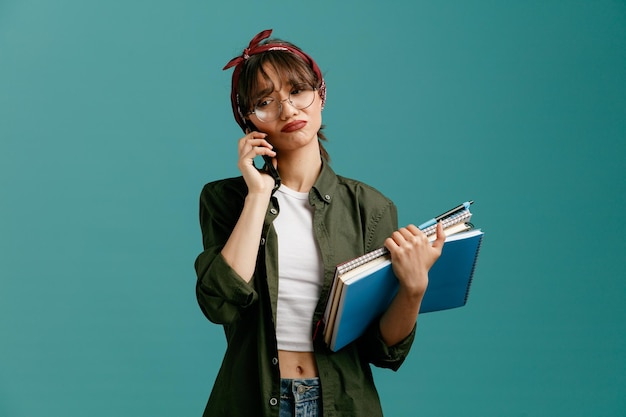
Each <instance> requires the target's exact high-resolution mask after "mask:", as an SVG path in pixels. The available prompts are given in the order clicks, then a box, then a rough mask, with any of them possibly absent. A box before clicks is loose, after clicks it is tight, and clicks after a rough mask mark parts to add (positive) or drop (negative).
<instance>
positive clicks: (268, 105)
mask: <svg viewBox="0 0 626 417" xmlns="http://www.w3.org/2000/svg"><path fill="white" fill-rule="evenodd" d="M315 91H316V89H314V88H311V87H310V86H309V85H307V84H300V85H296V86H294V87H293V88H292V89H291V92H290V93H289V97H287V98H286V99H284V100H282V101H280V100H276V99H274V98H272V97H264V98H262V99H261V100H259V102H258V103H257V104H256V105H255V106H254V110H253V111H251V112H250V114H252V113H254V114H255V115H256V117H257V118H258V119H259V120H260V121H262V122H264V123H267V122H273V121H274V120H277V119H278V118H279V117H280V113H281V112H282V111H283V102H285V101H288V102H289V104H290V105H291V106H292V107H294V108H296V109H298V110H304V109H306V108H307V107H309V106H310V105H311V104H313V101H314V100H315Z"/></svg>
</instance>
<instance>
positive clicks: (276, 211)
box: [270, 208, 278, 215]
mask: <svg viewBox="0 0 626 417" xmlns="http://www.w3.org/2000/svg"><path fill="white" fill-rule="evenodd" d="M270 213H272V214H273V215H276V214H277V213H278V210H276V209H275V208H272V209H270Z"/></svg>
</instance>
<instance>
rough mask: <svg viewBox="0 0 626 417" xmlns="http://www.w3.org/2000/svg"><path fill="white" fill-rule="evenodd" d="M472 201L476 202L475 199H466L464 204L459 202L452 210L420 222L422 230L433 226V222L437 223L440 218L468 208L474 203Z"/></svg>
mask: <svg viewBox="0 0 626 417" xmlns="http://www.w3.org/2000/svg"><path fill="white" fill-rule="evenodd" d="M472 203H474V200H470V201H466V202H465V203H463V204H459V205H458V206H456V207H455V208H453V209H452V210H448V211H446V212H445V213H442V214H440V215H439V216H437V217H433V218H432V219H430V220H428V221H427V222H425V223H422V224H420V225H419V228H420V229H421V230H424V229H426V228H427V227H430V226H432V225H433V224H437V222H438V221H439V220H442V219H445V218H446V217H449V216H451V215H453V214H455V213H458V212H459V211H462V210H467V209H469V207H470V205H472Z"/></svg>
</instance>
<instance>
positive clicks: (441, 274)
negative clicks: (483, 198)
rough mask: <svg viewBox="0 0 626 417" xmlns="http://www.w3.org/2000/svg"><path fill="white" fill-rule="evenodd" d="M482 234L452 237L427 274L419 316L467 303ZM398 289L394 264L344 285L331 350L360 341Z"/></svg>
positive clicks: (362, 275)
mask: <svg viewBox="0 0 626 417" xmlns="http://www.w3.org/2000/svg"><path fill="white" fill-rule="evenodd" d="M482 238H483V232H482V231H480V230H471V231H468V232H463V233H459V234H456V235H452V236H449V237H448V238H447V239H446V243H445V245H444V247H443V251H442V252H441V256H440V257H439V259H438V260H437V262H436V263H435V264H434V265H433V267H432V268H431V269H430V271H429V273H428V289H427V290H426V294H424V299H423V300H422V304H421V307H420V313H428V312H431V311H439V310H447V309H451V308H456V307H462V306H464V305H465V304H466V303H467V299H468V296H469V290H470V286H471V283H472V278H473V275H474V268H475V266H476V260H477V258H478V253H479V251H480V244H481V242H482ZM397 290H398V279H397V278H396V276H395V275H394V273H393V269H392V267H391V262H390V261H386V262H383V263H382V264H379V265H378V266H377V267H376V268H375V270H374V271H368V272H367V273H363V274H361V275H360V276H357V277H354V278H352V279H350V280H349V281H348V282H347V283H344V288H343V291H342V294H341V299H340V301H339V307H338V310H337V318H336V322H335V326H334V331H333V335H332V338H331V343H330V348H331V349H332V350H333V351H337V350H339V349H341V348H342V347H344V346H345V345H347V344H348V343H350V342H352V341H353V340H355V339H357V338H358V337H359V336H361V335H362V334H363V332H365V330H366V329H367V327H368V326H369V324H370V323H372V321H374V320H375V319H376V318H377V317H379V316H380V315H381V314H382V313H383V312H384V311H385V310H386V309H387V307H388V306H389V304H390V303H391V300H392V299H393V297H394V295H395V294H396V292H397Z"/></svg>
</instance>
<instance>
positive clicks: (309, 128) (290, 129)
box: [248, 66, 322, 154]
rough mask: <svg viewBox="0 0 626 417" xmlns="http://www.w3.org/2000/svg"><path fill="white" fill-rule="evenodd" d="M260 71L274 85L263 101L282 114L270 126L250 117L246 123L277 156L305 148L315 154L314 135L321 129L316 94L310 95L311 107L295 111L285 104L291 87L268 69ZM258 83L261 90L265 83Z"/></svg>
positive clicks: (320, 117)
mask: <svg viewBox="0 0 626 417" xmlns="http://www.w3.org/2000/svg"><path fill="white" fill-rule="evenodd" d="M264 71H265V73H266V74H267V75H268V76H269V78H270V80H271V82H272V84H273V85H274V91H272V92H271V93H269V94H267V95H265V96H264V97H270V98H272V99H274V100H275V101H277V102H280V103H281V108H282V111H281V112H280V115H279V117H278V119H276V120H273V121H270V122H264V121H262V120H261V119H259V118H258V117H257V116H256V115H255V114H254V113H251V114H250V115H248V117H249V119H250V120H251V121H252V123H254V125H255V126H256V127H257V129H258V130H259V131H261V132H264V133H267V135H268V137H267V140H268V141H269V142H270V143H271V144H272V145H273V146H274V149H275V150H276V151H277V152H278V153H279V154H280V153H281V152H283V153H284V152H288V151H294V150H298V149H302V148H305V147H311V148H316V149H317V151H318V152H319V148H318V141H317V132H318V131H319V130H320V128H321V126H322V100H321V98H320V95H319V93H318V92H317V90H315V91H314V93H315V97H314V100H313V103H312V104H311V105H310V106H309V107H307V108H305V109H301V110H298V109H297V108H295V107H293V106H292V105H291V104H290V103H289V101H288V98H289V94H290V93H291V92H292V91H293V87H294V86H292V85H291V84H290V83H289V82H288V81H285V80H281V79H280V78H279V77H278V76H277V74H276V71H275V70H274V69H273V68H272V67H270V66H266V67H264ZM259 76H260V75H259ZM260 77H261V76H260ZM260 82H261V88H262V87H263V84H264V83H265V81H264V80H263V79H261V81H260Z"/></svg>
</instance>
